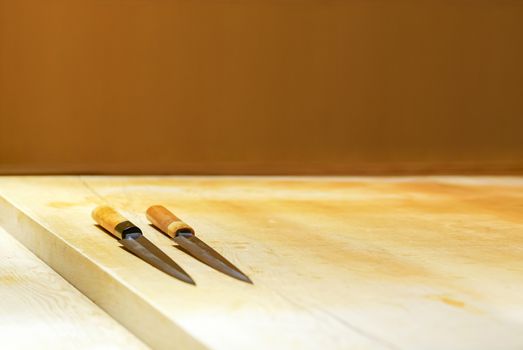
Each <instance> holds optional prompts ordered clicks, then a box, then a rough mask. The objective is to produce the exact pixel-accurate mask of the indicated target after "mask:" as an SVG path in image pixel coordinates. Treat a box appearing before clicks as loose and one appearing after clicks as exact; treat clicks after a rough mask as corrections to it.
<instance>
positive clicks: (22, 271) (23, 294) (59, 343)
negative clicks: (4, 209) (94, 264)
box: [0, 227, 146, 350]
mask: <svg viewBox="0 0 523 350" xmlns="http://www.w3.org/2000/svg"><path fill="white" fill-rule="evenodd" d="M0 339H1V342H0V348H2V349H3V350H10V349H16V350H21V349H28V350H29V349H49V350H56V349H77V350H79V349H86V350H87V349H128V350H131V349H133V350H134V349H144V350H145V349H146V346H145V345H144V344H142V343H141V342H140V341H139V340H138V339H137V338H136V337H135V336H134V335H132V334H131V333H130V332H128V331H127V330H126V329H125V328H123V327H122V326H121V325H120V324H118V323H117V322H115V320H113V319H112V318H111V317H110V316H109V315H107V314H106V313H105V312H103V311H102V310H101V309H100V308H99V307H97V306H96V305H95V304H93V303H92V302H91V301H90V300H89V299H87V298H86V297H85V296H84V295H82V293H80V292H79V291H78V290H77V289H75V288H74V287H73V286H71V285H70V284H69V283H67V281H65V280H64V279H63V278H62V277H60V276H59V275H58V274H57V273H56V272H54V271H53V270H51V269H50V268H49V266H47V265H46V264H45V263H43V262H42V261H41V260H40V259H38V258H37V257H36V256H34V255H33V254H32V253H31V252H30V251H28V250H27V249H26V248H25V247H24V246H22V245H21V244H20V243H19V242H17V241H16V240H15V239H14V238H13V237H12V236H11V235H9V234H8V233H7V232H6V231H5V230H4V229H2V228H1V227H0Z"/></svg>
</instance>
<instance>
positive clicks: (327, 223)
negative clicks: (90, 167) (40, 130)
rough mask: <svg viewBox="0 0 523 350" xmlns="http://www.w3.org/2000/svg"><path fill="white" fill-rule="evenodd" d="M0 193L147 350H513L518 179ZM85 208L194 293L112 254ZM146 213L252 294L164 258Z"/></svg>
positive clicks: (20, 188) (71, 182) (198, 182)
mask: <svg viewBox="0 0 523 350" xmlns="http://www.w3.org/2000/svg"><path fill="white" fill-rule="evenodd" d="M0 195H1V197H2V199H0V225H3V226H4V227H6V228H7V229H8V231H9V232H10V233H12V234H13V235H14V236H15V237H16V238H17V239H19V240H20V241H21V242H22V243H23V244H25V245H26V246H27V247H29V248H30V249H31V250H32V251H33V252H35V253H36V254H37V255H38V256H39V257H40V258H41V259H42V260H44V261H45V262H47V263H48V264H49V265H50V266H51V267H52V268H54V269H55V270H56V271H58V272H59V273H60V274H61V275H62V276H64V277H65V278H66V279H67V280H69V281H70V282H71V283H72V284H74V285H75V286H76V287H77V288H78V289H79V290H80V291H82V292H83V293H84V294H85V295H87V296H88V297H89V298H91V299H92V300H93V301H94V302H95V303H97V304H98V305H100V306H101V307H102V308H103V309H104V310H106V311H107V312H108V313H109V314H111V315H112V316H113V317H114V318H115V319H116V320H118V321H119V322H121V323H122V324H123V325H124V326H125V327H127V328H128V329H129V330H131V331H132V332H133V333H135V334H136V335H137V336H138V337H140V338H141V339H142V340H144V341H145V342H146V343H148V344H149V345H151V346H153V347H155V348H176V347H179V348H182V349H188V348H195V349H196V348H198V349H199V348H212V349H246V348H249V349H268V348H271V349H289V348H294V349H305V348H310V349H317V348H328V349H362V348H364V349H494V348H499V349H522V348H523V293H522V291H523V178H521V177H519V178H516V177H412V178H407V177H398V178H353V177H339V178H285V177H284V178H267V177H253V178H248V177H247V178H245V177H230V178H229V177H79V176H69V177H4V178H1V179H0ZM97 204H110V205H112V206H114V207H115V208H118V209H120V210H122V212H124V213H125V215H127V217H128V218H130V219H131V221H133V222H134V223H136V224H138V225H139V226H140V227H142V229H143V230H144V233H145V235H146V236H147V237H148V238H149V239H150V240H151V241H153V242H154V243H156V244H157V245H158V246H160V248H161V249H163V250H164V251H165V252H166V253H167V254H169V255H170V256H171V257H172V258H173V259H174V260H175V261H177V262H178V263H179V264H180V265H181V266H182V267H184V268H185V269H186V270H187V272H189V273H190V274H191V275H192V276H193V278H194V279H195V280H196V282H197V284H198V285H197V286H196V287H194V286H190V285H186V284H183V283H181V282H178V281H177V280H174V279H172V278H170V277H169V276H167V275H165V274H163V273H161V272H159V271H157V270H155V269H154V268H152V267H151V266H149V265H147V264H145V263H143V262H142V261H141V260H139V259H138V258H136V257H134V256H133V255H131V254H129V253H128V252H126V251H124V250H123V249H119V244H118V243H117V241H116V240H115V239H113V238H112V237H111V236H109V235H108V234H106V233H104V232H102V231H101V230H99V229H98V228H97V227H95V226H94V223H93V221H92V219H91V217H90V212H91V210H92V209H93V208H94V207H95V206H96V205H97ZM152 204H163V205H165V206H166V207H168V208H169V209H171V210H173V211H174V212H175V213H176V214H178V216H180V217H181V218H182V219H184V220H185V221H186V222H188V223H189V224H191V225H192V226H193V227H194V228H195V229H196V232H197V234H198V235H199V237H200V238H201V239H203V240H205V241H206V242H207V243H209V244H210V245H212V246H213V247H215V248H216V249H217V250H218V251H220V252H221V253H223V255H225V256H227V257H228V258H229V259H230V260H231V261H232V262H233V263H234V264H236V265H237V266H238V267H240V268H241V269H242V270H243V271H244V272H246V273H247V274H248V275H249V276H250V277H251V278H252V280H253V281H254V285H248V284H245V283H242V282H239V281H236V280H233V279H231V278H229V277H227V276H225V275H223V274H220V273H218V272H216V271H214V270H212V269H210V268H209V267H207V266H205V265H203V264H201V263H200V262H197V261H195V260H194V259H192V258H191V257H189V256H187V255H185V254H184V253H183V252H181V251H179V250H177V249H175V247H173V243H172V242H171V241H170V240H168V239H167V238H166V237H165V236H163V235H162V234H161V233H159V232H157V231H156V230H155V229H154V228H152V227H150V226H149V225H148V222H147V220H146V219H145V215H144V212H145V209H146V208H147V207H148V206H149V205H152Z"/></svg>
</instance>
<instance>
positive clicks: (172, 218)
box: [145, 205, 194, 238]
mask: <svg viewBox="0 0 523 350" xmlns="http://www.w3.org/2000/svg"><path fill="white" fill-rule="evenodd" d="M145 216H146V217H147V220H149V221H150V222H151V223H152V224H153V225H154V226H156V227H157V228H159V229H160V230H161V231H163V232H164V233H165V234H167V235H168V236H170V237H171V238H175V237H176V236H177V235H178V234H179V233H191V234H194V229H193V228H192V227H191V226H189V225H187V224H186V223H185V222H183V221H182V220H180V218H178V217H177V216H176V215H174V213H173V212H171V211H170V210H169V209H167V208H165V207H164V206H162V205H153V206H150V207H149V208H147V211H146V212H145Z"/></svg>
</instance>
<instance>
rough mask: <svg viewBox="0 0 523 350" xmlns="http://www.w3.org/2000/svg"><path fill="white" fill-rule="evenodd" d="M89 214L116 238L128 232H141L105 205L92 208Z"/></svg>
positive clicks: (124, 235) (123, 236)
mask: <svg viewBox="0 0 523 350" xmlns="http://www.w3.org/2000/svg"><path fill="white" fill-rule="evenodd" d="M91 216H92V217H93V219H94V221H96V222H97V223H98V225H100V226H102V227H103V228H104V229H106V230H107V231H109V232H110V233H111V234H112V235H113V236H115V237H117V238H120V239H123V238H125V237H126V236H127V235H128V234H142V231H141V230H140V229H139V228H138V227H136V226H135V225H134V224H133V223H132V222H130V221H129V220H127V219H126V218H124V217H123V216H122V215H120V213H118V212H117V211H116V210H114V209H113V208H111V207H108V206H106V205H100V206H98V207H96V208H94V210H93V212H92V213H91Z"/></svg>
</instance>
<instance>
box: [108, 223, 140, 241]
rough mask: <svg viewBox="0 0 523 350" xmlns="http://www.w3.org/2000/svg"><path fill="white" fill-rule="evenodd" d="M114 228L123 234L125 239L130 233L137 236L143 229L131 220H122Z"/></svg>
mask: <svg viewBox="0 0 523 350" xmlns="http://www.w3.org/2000/svg"><path fill="white" fill-rule="evenodd" d="M114 229H115V231H117V232H119V233H120V234H121V235H122V239H125V238H126V237H127V236H128V235H133V237H132V238H135V237H136V236H139V235H141V234H142V230H140V228H139V227H137V226H135V225H134V224H133V223H132V222H130V221H122V222H120V223H119V224H118V225H116V227H115V228H114Z"/></svg>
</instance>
